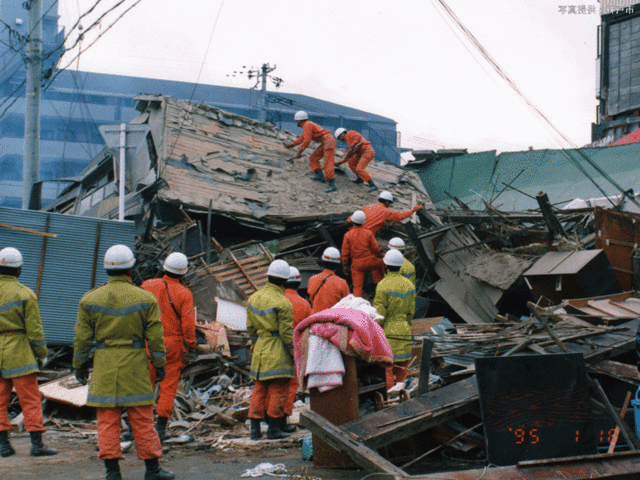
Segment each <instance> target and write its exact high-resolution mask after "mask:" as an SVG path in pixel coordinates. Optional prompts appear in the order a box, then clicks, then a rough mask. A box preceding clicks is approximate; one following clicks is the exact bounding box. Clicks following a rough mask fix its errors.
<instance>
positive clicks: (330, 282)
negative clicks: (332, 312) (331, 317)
mask: <svg viewBox="0 0 640 480" xmlns="http://www.w3.org/2000/svg"><path fill="white" fill-rule="evenodd" d="M327 277H329V278H327ZM325 278H327V279H326V280H325ZM307 292H309V298H310V299H311V313H317V312H320V311H322V310H326V309H327V308H331V307H333V306H334V305H335V304H336V303H338V302H339V301H340V300H342V299H343V298H344V297H346V296H347V295H349V285H347V281H346V280H345V279H344V278H340V277H339V276H337V275H336V274H335V273H333V272H332V271H331V270H329V269H328V268H325V269H324V270H323V271H322V272H320V273H318V274H316V275H314V276H313V277H311V278H310V279H309V282H308V284H307Z"/></svg>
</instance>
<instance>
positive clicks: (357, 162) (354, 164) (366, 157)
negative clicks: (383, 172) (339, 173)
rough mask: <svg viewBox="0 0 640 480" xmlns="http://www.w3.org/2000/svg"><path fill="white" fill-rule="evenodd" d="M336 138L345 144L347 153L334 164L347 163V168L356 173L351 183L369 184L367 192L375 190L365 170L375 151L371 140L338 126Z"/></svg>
mask: <svg viewBox="0 0 640 480" xmlns="http://www.w3.org/2000/svg"><path fill="white" fill-rule="evenodd" d="M335 135H336V139H337V140H340V141H341V142H346V144H347V148H348V150H347V154H346V155H345V156H344V158H343V159H342V160H340V161H339V162H338V163H336V165H342V164H343V163H347V162H349V163H348V165H349V168H350V169H351V171H352V172H353V173H355V174H356V177H357V178H356V179H355V180H354V182H353V183H356V184H358V183H365V182H367V183H368V184H369V190H367V192H369V193H370V192H375V191H376V190H378V187H377V185H376V184H375V183H374V182H373V180H372V179H371V175H369V174H368V173H367V171H366V170H365V169H366V168H367V165H369V163H370V162H371V160H373V157H375V155H376V152H375V151H374V150H373V147H372V146H371V142H367V141H366V140H365V139H364V137H363V136H362V135H360V134H359V133H358V132H356V131H355V130H349V131H347V129H346V128H338V129H337V130H336V132H335Z"/></svg>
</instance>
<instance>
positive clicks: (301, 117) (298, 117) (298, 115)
mask: <svg viewBox="0 0 640 480" xmlns="http://www.w3.org/2000/svg"><path fill="white" fill-rule="evenodd" d="M293 119H294V120H295V121H296V122H298V121H300V120H309V115H307V112H305V111H304V110H299V111H297V112H296V114H295V115H294V116H293Z"/></svg>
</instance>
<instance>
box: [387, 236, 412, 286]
mask: <svg viewBox="0 0 640 480" xmlns="http://www.w3.org/2000/svg"><path fill="white" fill-rule="evenodd" d="M387 246H388V247H389V248H390V249H391V248H395V249H396V250H399V251H400V253H402V258H403V261H402V266H401V267H400V275H402V276H403V277H404V278H406V279H407V280H410V281H411V283H413V286H414V287H415V286H416V267H414V266H413V263H411V262H410V261H409V260H407V257H405V256H404V240H402V239H401V238H400V237H393V238H392V239H391V240H389V243H388V244H387Z"/></svg>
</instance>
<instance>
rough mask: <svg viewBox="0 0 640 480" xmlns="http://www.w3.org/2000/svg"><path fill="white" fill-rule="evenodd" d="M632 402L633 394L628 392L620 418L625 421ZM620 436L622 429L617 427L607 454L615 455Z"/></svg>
mask: <svg viewBox="0 0 640 480" xmlns="http://www.w3.org/2000/svg"><path fill="white" fill-rule="evenodd" d="M630 401H631V392H627V396H626V397H625V398H624V404H623V405H622V410H620V418H621V419H622V420H624V417H625V415H626V414H627V408H628V407H629V402H630ZM619 435H620V427H618V426H617V425H616V428H615V430H614V432H613V437H612V438H611V443H610V444H609V450H608V451H607V453H613V452H614V451H615V449H616V443H618V436H619Z"/></svg>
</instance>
